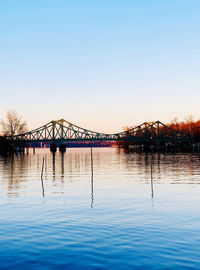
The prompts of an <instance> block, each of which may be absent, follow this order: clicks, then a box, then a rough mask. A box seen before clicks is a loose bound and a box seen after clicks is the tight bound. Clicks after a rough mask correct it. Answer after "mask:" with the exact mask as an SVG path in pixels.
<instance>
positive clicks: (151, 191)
mask: <svg viewBox="0 0 200 270" xmlns="http://www.w3.org/2000/svg"><path fill="white" fill-rule="evenodd" d="M151 198H152V199H153V164H152V153H151Z"/></svg>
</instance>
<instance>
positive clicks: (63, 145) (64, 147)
mask: <svg viewBox="0 0 200 270" xmlns="http://www.w3.org/2000/svg"><path fill="white" fill-rule="evenodd" d="M59 151H60V152H61V153H64V152H65V151H66V145H65V144H64V143H62V144H60V145H59Z"/></svg>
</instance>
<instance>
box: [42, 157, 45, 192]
mask: <svg viewBox="0 0 200 270" xmlns="http://www.w3.org/2000/svg"><path fill="white" fill-rule="evenodd" d="M44 161H45V157H43V160H42V171H41V183H42V195H43V197H44V183H43V171H44Z"/></svg>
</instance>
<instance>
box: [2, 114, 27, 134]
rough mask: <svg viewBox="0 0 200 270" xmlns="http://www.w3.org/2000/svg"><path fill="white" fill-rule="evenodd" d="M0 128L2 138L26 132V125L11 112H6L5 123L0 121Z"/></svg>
mask: <svg viewBox="0 0 200 270" xmlns="http://www.w3.org/2000/svg"><path fill="white" fill-rule="evenodd" d="M1 127H2V132H3V135H4V136H14V135H17V134H21V133H24V132H26V131H27V123H26V122H25V121H22V120H21V117H19V116H18V114H17V112H16V111H13V110H10V111H8V112H7V116H6V121H3V120H2V121H1Z"/></svg>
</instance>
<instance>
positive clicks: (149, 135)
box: [6, 119, 191, 148]
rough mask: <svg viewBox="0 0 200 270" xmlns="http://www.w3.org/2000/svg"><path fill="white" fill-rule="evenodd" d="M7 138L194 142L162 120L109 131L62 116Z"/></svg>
mask: <svg viewBox="0 0 200 270" xmlns="http://www.w3.org/2000/svg"><path fill="white" fill-rule="evenodd" d="M6 141H7V143H12V144H14V145H28V143H38V142H46V143H50V144H51V145H53V144H54V145H55V144H59V145H60V144H63V143H65V142H73V141H75V142H80V141H90V142H95V141H104V142H105V141H113V142H114V141H115V142H123V143H127V144H128V143H130V144H141V145H150V144H154V145H155V144H160V145H161V144H162V145H165V144H176V145H177V144H187V143H191V137H190V136H188V135H186V134H183V133H180V132H178V131H176V130H174V129H172V128H169V127H168V126H166V125H164V124H163V123H161V122H160V121H155V122H144V123H142V124H141V125H138V126H136V127H133V128H131V129H129V130H126V131H122V132H119V133H114V134H106V133H99V132H95V131H91V130H88V129H84V128H81V127H79V126H77V125H74V124H72V123H70V122H68V121H66V120H64V119H60V120H53V121H51V122H49V123H47V124H45V125H43V126H41V127H39V128H37V129H34V130H31V131H28V132H25V133H23V134H19V135H15V136H7V137H6ZM65 148H66V146H65Z"/></svg>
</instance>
